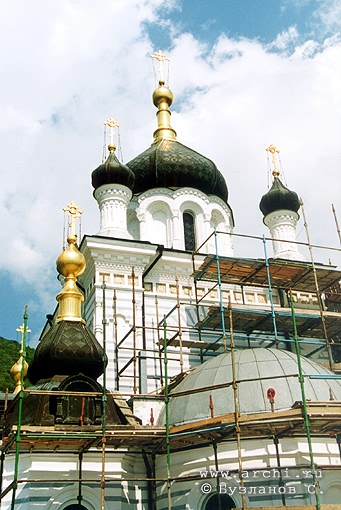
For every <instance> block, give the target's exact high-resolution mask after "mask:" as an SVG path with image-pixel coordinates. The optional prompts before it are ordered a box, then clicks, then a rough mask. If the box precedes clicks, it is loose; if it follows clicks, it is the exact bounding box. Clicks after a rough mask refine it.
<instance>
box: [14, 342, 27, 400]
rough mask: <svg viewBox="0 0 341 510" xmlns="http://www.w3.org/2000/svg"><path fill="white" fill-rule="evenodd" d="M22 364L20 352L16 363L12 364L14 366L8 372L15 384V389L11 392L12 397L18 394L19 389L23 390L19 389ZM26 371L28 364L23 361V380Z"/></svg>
mask: <svg viewBox="0 0 341 510" xmlns="http://www.w3.org/2000/svg"><path fill="white" fill-rule="evenodd" d="M22 364H23V357H22V351H20V358H19V359H18V361H17V362H16V363H14V365H13V366H12V368H11V370H10V374H11V377H12V379H13V381H14V382H15V388H14V391H13V394H14V395H17V394H18V393H19V391H20V390H21V389H23V388H21V371H22ZM27 370H28V363H27V362H26V361H24V377H23V379H25V377H26V375H27Z"/></svg>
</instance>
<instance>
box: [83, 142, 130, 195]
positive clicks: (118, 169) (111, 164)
mask: <svg viewBox="0 0 341 510" xmlns="http://www.w3.org/2000/svg"><path fill="white" fill-rule="evenodd" d="M108 150H109V156H108V158H107V160H106V161H105V162H104V163H102V164H101V165H99V167H98V168H96V170H94V171H93V172H92V174H91V181H92V185H93V187H94V188H95V190H96V189H98V188H99V187H100V186H103V185H104V184H122V185H123V186H126V187H127V188H129V189H132V188H133V185H134V179H135V175H134V173H133V172H132V170H131V169H130V168H128V166H126V165H124V164H123V163H121V162H120V161H119V160H118V159H117V157H116V155H115V150H116V147H115V145H112V144H110V145H108Z"/></svg>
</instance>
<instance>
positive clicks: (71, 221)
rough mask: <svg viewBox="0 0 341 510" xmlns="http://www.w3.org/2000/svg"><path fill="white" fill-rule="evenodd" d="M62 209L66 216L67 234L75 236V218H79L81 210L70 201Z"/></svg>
mask: <svg viewBox="0 0 341 510" xmlns="http://www.w3.org/2000/svg"><path fill="white" fill-rule="evenodd" d="M63 211H64V213H65V214H67V216H68V228H69V232H68V235H70V236H72V237H74V236H76V219H77V218H81V216H82V214H83V211H82V210H81V209H80V208H79V207H78V205H77V204H75V203H74V202H70V203H69V204H68V205H67V206H66V207H64V208H63Z"/></svg>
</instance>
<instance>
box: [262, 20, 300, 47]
mask: <svg viewBox="0 0 341 510" xmlns="http://www.w3.org/2000/svg"><path fill="white" fill-rule="evenodd" d="M298 36H299V33H298V30H297V27H295V26H291V27H289V28H288V29H287V30H283V32H281V33H280V34H278V35H277V37H276V39H275V40H274V41H273V43H271V44H270V45H269V46H270V47H273V48H277V49H278V50H282V51H283V50H285V49H287V48H288V46H291V44H292V43H295V42H296V41H297V39H298Z"/></svg>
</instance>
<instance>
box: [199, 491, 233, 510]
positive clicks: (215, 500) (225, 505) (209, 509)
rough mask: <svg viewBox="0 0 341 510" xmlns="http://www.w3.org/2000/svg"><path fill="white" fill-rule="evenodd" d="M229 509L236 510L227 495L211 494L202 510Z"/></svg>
mask: <svg viewBox="0 0 341 510" xmlns="http://www.w3.org/2000/svg"><path fill="white" fill-rule="evenodd" d="M219 499H220V506H219ZM231 508H236V505H235V503H234V501H233V499H232V498H231V497H230V496H228V495H227V494H213V496H211V497H210V499H209V500H208V501H207V503H206V505H205V508H204V510H230V509H231Z"/></svg>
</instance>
